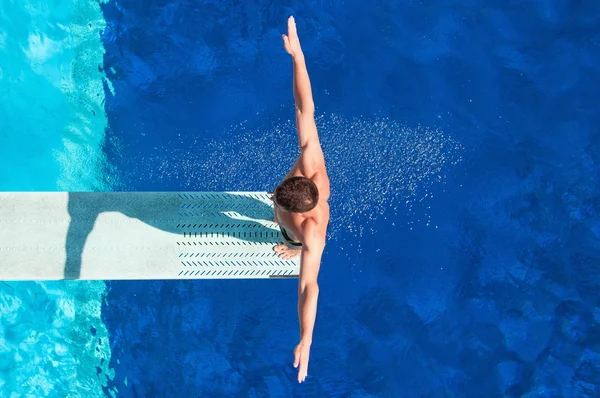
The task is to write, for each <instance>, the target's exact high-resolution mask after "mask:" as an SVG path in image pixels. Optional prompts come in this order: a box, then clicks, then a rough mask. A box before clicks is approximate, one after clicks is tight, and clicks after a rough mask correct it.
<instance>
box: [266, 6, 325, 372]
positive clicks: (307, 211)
mask: <svg viewBox="0 0 600 398" xmlns="http://www.w3.org/2000/svg"><path fill="white" fill-rule="evenodd" d="M282 37H283V45H284V47H285V50H286V51H287V52H288V53H289V54H290V55H291V56H292V64H293V66H294V100H295V102H296V125H297V127H298V145H299V147H300V156H298V159H297V160H296V163H294V166H293V167H292V170H290V172H289V173H288V174H287V175H286V176H285V178H284V179H283V181H282V182H281V183H280V184H279V185H278V186H277V188H275V191H274V192H273V197H272V199H273V204H274V206H273V207H274V211H275V218H274V221H275V222H276V223H278V224H279V228H280V229H281V236H282V239H283V242H284V244H281V245H278V246H275V249H274V250H275V252H276V253H277V254H278V255H279V257H281V258H283V259H292V258H294V257H296V256H298V255H300V277H299V280H298V316H299V318H300V343H299V344H298V345H297V346H296V349H295V350H294V367H298V366H300V369H299V371H298V382H300V383H302V382H303V381H304V380H305V379H306V374H307V371H308V359H309V355H310V346H311V344H312V334H313V328H314V325H315V318H316V316H317V299H318V297H319V285H318V284H317V276H318V274H319V267H320V265H321V256H322V254H323V250H324V248H325V233H326V231H327V225H328V224H329V204H328V203H327V200H328V199H329V177H327V170H326V169H325V158H324V157H323V150H322V149H321V143H320V142H319V135H318V134H317V126H316V124H315V104H314V102H313V98H312V92H311V88H310V80H309V78H308V71H307V70H306V64H305V62H304V54H303V53H302V48H300V40H299V39H298V33H297V32H296V22H295V21H294V17H290V18H289V19H288V35H287V36H286V35H282Z"/></svg>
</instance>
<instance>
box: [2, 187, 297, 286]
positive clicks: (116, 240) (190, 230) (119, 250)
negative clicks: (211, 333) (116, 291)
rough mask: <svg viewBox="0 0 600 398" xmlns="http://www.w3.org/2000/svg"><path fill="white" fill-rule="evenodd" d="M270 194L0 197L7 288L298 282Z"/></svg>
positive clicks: (39, 194)
mask: <svg viewBox="0 0 600 398" xmlns="http://www.w3.org/2000/svg"><path fill="white" fill-rule="evenodd" d="M272 220H273V204H272V202H271V200H270V195H269V194H267V193H266V192H1V193H0V280H56V279H85V280H119V279H138V280H142V279H217V278H222V279H228V278H229V279H245V278H287V277H297V276H298V273H299V264H300V261H299V257H298V258H296V259H294V260H281V259H280V258H279V257H277V255H276V254H275V253H274V251H273V247H274V246H275V245H277V244H279V243H281V237H280V232H279V228H278V226H277V224H275V223H274V222H273V221H272Z"/></svg>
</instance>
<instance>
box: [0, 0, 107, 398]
mask: <svg viewBox="0 0 600 398" xmlns="http://www.w3.org/2000/svg"><path fill="white" fill-rule="evenodd" d="M104 27H105V21H104V19H103V17H102V13H101V9H100V4H99V3H98V1H93V0H91V1H88V0H85V1H77V0H73V1H62V2H47V1H27V2H16V1H15V2H11V1H9V2H2V3H0V190H3V191H56V190H60V191H91V190H110V189H111V187H112V181H111V179H110V174H111V173H110V167H109V166H108V164H107V162H106V158H105V156H104V155H103V152H102V148H101V147H102V144H103V141H104V139H105V130H106V128H107V119H106V114H105V111H104V100H105V96H104V84H107V85H108V86H109V88H110V82H108V81H107V80H106V77H105V75H104V72H103V71H102V69H101V67H102V65H103V56H104V48H103V45H102V42H101V40H100V32H101V31H102V30H103V29H104ZM14 266H18V264H15V265H14ZM105 294H106V284H105V283H104V282H102V281H93V282H78V281H69V282H67V281H55V282H44V283H30V282H18V283H12V282H11V283H0V313H1V314H2V316H1V318H0V375H1V377H0V397H4V396H13V395H15V394H16V395H17V396H24V395H28V396H80V395H79V394H84V396H86V397H96V396H104V393H103V391H102V387H104V386H106V385H107V380H108V379H112V377H113V375H112V372H111V370H110V369H109V368H108V364H109V362H110V356H111V353H110V347H109V344H108V332H107V329H106V327H105V326H104V325H103V323H102V320H101V307H102V300H103V297H104V295H105Z"/></svg>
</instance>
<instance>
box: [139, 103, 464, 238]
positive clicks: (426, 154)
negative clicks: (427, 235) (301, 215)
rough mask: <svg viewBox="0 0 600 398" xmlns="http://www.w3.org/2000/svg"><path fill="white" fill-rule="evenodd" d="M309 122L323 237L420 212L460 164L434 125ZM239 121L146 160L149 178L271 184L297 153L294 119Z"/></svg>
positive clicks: (237, 187)
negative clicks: (327, 223)
mask: <svg viewBox="0 0 600 398" xmlns="http://www.w3.org/2000/svg"><path fill="white" fill-rule="evenodd" d="M316 121H317V127H318V129H319V137H320V140H321V145H322V147H323V151H324V154H325V162H326V166H327V170H328V174H329V178H330V180H331V192H332V195H331V211H332V221H331V227H330V231H329V232H330V235H331V237H334V236H335V235H336V234H337V233H339V232H340V231H342V230H348V231H351V232H353V233H357V234H360V235H362V234H363V233H364V232H365V228H370V229H371V230H372V226H370V225H366V224H369V223H368V222H367V223H366V224H365V222H364V219H365V218H366V219H368V220H370V221H374V220H375V219H378V218H380V217H381V216H382V215H384V214H385V213H386V212H388V211H393V212H395V213H404V214H408V215H410V213H411V212H412V211H413V207H414V206H415V205H417V204H418V205H420V207H421V208H424V209H425V210H426V209H427V206H425V205H424V202H426V201H428V200H429V199H431V197H432V193H431V191H430V190H429V188H430V187H432V186H433V185H435V184H443V183H445V180H446V173H447V172H449V171H451V168H452V167H453V166H454V165H456V164H457V163H458V162H460V161H461V155H462V152H463V147H462V145H461V144H460V143H459V142H457V141H456V140H455V139H454V138H453V137H452V136H450V135H449V134H447V133H445V132H443V131H441V130H440V129H437V128H428V127H424V126H416V127H409V126H405V125H403V124H402V123H399V122H397V121H394V120H390V119H387V118H357V119H352V120H348V119H346V118H344V117H342V116H339V115H336V114H324V115H320V116H318V117H317V120H316ZM247 124H248V123H246V122H244V123H240V124H239V125H236V126H232V127H231V128H230V129H229V130H228V131H226V132H224V133H223V134H221V135H220V137H219V140H218V141H217V140H213V141H211V142H209V143H208V144H204V143H198V142H195V143H194V145H193V147H194V150H193V151H192V150H190V151H181V150H178V151H173V152H171V153H170V154H169V156H168V158H160V159H156V158H152V159H146V161H147V162H148V164H153V165H155V164H159V165H160V166H159V167H158V168H156V170H155V171H152V172H151V173H152V174H151V176H150V177H151V178H152V179H158V180H161V179H177V180H180V182H181V184H182V185H183V186H184V187H186V189H190V190H204V191H210V190H215V191H218V190H232V191H244V190H248V191H251V190H272V189H274V188H275V186H276V185H277V184H278V183H279V182H280V180H281V178H283V177H284V176H285V175H286V174H287V173H288V171H289V170H290V168H291V167H292V165H293V163H294V161H295V160H296V157H297V156H298V147H297V145H298V144H297V133H296V126H295V121H293V120H287V121H283V122H279V123H275V124H274V125H273V127H272V128H270V129H266V130H264V131H255V130H252V129H250V128H248V127H247ZM240 132H242V134H240ZM234 134H235V136H236V137H237V138H236V139H235V140H232V139H231V137H232V136H234ZM196 148H202V153H201V154H199V153H198V151H197V150H196ZM240 176H242V177H240ZM419 211H420V212H421V210H419ZM408 219H410V217H408ZM417 220H418V221H417ZM393 222H394V220H390V223H393ZM414 222H422V223H424V224H426V225H430V224H431V221H430V219H429V216H428V214H427V213H426V211H425V213H419V215H418V217H417V219H416V220H409V221H408V222H407V226H406V227H407V228H411V225H412V224H413V223H414ZM371 224H372V223H371Z"/></svg>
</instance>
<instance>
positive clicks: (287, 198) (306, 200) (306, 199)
mask: <svg viewBox="0 0 600 398" xmlns="http://www.w3.org/2000/svg"><path fill="white" fill-rule="evenodd" d="M275 201H276V202H277V205H278V206H279V207H281V208H282V209H283V210H286V211H290V212H293V213H304V212H305V211H309V210H312V209H314V208H315V206H317V202H319V190H318V189H317V186H316V185H315V183H314V182H312V181H311V180H310V179H308V178H306V177H291V178H286V179H285V180H283V181H282V182H281V184H279V186H278V187H277V188H275Z"/></svg>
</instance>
